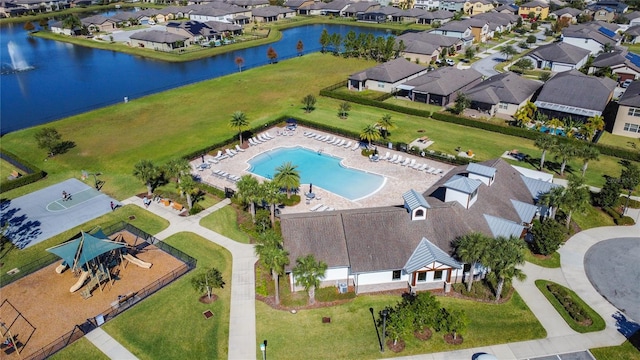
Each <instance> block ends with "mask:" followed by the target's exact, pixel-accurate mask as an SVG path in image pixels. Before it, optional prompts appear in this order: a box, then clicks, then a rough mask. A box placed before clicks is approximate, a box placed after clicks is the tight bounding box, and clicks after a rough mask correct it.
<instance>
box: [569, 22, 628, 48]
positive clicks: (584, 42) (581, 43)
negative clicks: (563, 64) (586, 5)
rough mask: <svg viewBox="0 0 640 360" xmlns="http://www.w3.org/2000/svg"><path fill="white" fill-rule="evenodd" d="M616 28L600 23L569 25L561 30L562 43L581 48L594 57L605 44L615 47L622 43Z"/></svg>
mask: <svg viewBox="0 0 640 360" xmlns="http://www.w3.org/2000/svg"><path fill="white" fill-rule="evenodd" d="M617 29H618V26H617V25H615V24H607V23H605V22H601V21H592V22H588V23H584V24H577V25H569V26H568V27H566V28H564V29H563V30H562V42H565V43H569V44H571V45H575V46H577V47H581V48H583V49H587V50H589V51H591V55H596V54H598V53H599V52H601V51H602V49H603V47H604V46H606V44H609V46H612V47H615V46H618V45H620V43H621V42H622V36H620V35H619V34H618V33H617V32H616V31H617Z"/></svg>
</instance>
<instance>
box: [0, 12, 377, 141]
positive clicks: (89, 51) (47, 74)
mask: <svg viewBox="0 0 640 360" xmlns="http://www.w3.org/2000/svg"><path fill="white" fill-rule="evenodd" d="M323 29H327V31H328V32H329V33H330V34H332V33H340V34H342V36H343V37H344V35H346V34H347V33H348V32H349V31H350V30H354V31H356V32H357V33H360V32H364V33H373V34H374V35H375V36H386V35H387V32H385V31H383V30H377V29H369V28H360V27H354V26H346V25H305V26H300V27H296V28H291V29H287V30H284V31H283V32H282V38H281V39H280V40H279V41H277V42H275V43H271V44H267V45H261V46H256V47H252V48H249V49H244V50H238V51H233V52H229V53H226V54H221V55H217V56H214V57H210V58H206V59H202V60H195V61H190V62H185V63H168V62H163V61H157V60H152V59H146V58H141V57H137V56H133V55H128V54H123V53H119V52H116V51H109V50H99V49H93V48H87V47H82V46H75V45H71V44H68V43H62V42H57V41H52V40H46V39H40V38H37V37H32V36H29V35H28V34H27V32H26V31H25V30H23V24H6V25H3V26H1V27H0V59H1V62H2V69H3V70H6V69H7V68H9V67H10V64H11V60H10V56H9V50H8V44H9V42H13V43H14V44H15V46H14V47H15V49H17V51H18V52H20V53H21V54H22V55H23V57H24V59H25V61H26V63H27V64H28V65H29V66H31V67H33V69H31V70H28V71H23V72H7V71H3V74H2V75H1V77H0V119H1V127H0V132H1V133H2V134H6V133H8V132H11V131H16V130H20V129H24V128H27V127H31V126H35V125H40V124H44V123H47V122H50V121H53V120H57V119H60V118H64V117H67V116H71V115H76V114H80V113H83V112H86V111H89V110H94V109H97V108H100V107H104V106H107V105H111V104H115V103H118V102H122V101H123V99H124V97H128V98H129V100H135V99H136V98H139V97H142V96H145V95H149V94H153V93H157V92H161V91H164V90H169V89H173V88H176V87H179V86H183V85H186V84H191V83H194V82H198V81H202V80H207V79H212V78H216V77H219V76H223V75H227V74H230V73H234V72H237V71H238V67H237V66H236V64H235V62H234V60H235V58H236V57H238V56H240V57H242V58H243V59H244V61H245V63H244V67H243V69H248V68H253V67H256V66H262V65H265V64H267V63H268V59H267V55H266V54H267V49H268V47H269V46H273V48H274V49H275V51H276V52H277V54H278V59H279V60H283V59H287V58H291V57H294V56H297V51H296V44H297V43H298V40H302V42H303V44H304V53H311V52H317V51H320V42H319V39H320V34H321V33H322V30H323Z"/></svg>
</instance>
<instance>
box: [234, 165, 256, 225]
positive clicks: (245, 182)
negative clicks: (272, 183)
mask: <svg viewBox="0 0 640 360" xmlns="http://www.w3.org/2000/svg"><path fill="white" fill-rule="evenodd" d="M236 187H237V188H238V192H237V193H236V196H237V197H238V198H239V199H241V201H242V202H244V203H248V204H249V212H250V213H251V219H252V221H253V223H254V224H255V223H256V201H257V200H259V197H260V194H259V190H260V183H258V180H257V179H256V178H254V177H253V176H251V175H242V177H241V178H240V180H238V182H237V183H236Z"/></svg>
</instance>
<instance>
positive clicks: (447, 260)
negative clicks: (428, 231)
mask: <svg viewBox="0 0 640 360" xmlns="http://www.w3.org/2000/svg"><path fill="white" fill-rule="evenodd" d="M434 261H437V262H439V263H441V264H445V265H449V266H451V267H453V268H456V269H461V268H462V265H461V264H460V263H459V262H457V261H456V260H455V259H454V258H452V257H451V256H449V255H447V253H445V252H444V251H442V250H441V249H440V248H438V247H437V246H435V245H433V243H431V242H430V241H429V240H427V239H426V238H422V240H421V241H420V243H419V244H418V246H417V247H416V250H415V251H414V252H413V254H411V257H410V258H409V260H408V261H407V263H406V264H405V265H404V267H403V269H404V271H405V272H407V273H412V272H414V271H416V270H420V269H422V268H423V267H424V266H425V264H431V263H433V262H434Z"/></svg>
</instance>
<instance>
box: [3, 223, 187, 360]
mask: <svg viewBox="0 0 640 360" xmlns="http://www.w3.org/2000/svg"><path fill="white" fill-rule="evenodd" d="M94 235H96V236H95V237H93V236H92V235H89V234H86V233H83V234H82V235H81V236H80V237H78V238H76V239H73V240H71V241H69V242H66V243H64V244H61V245H59V246H57V247H53V248H50V249H48V251H50V252H53V253H55V254H56V255H59V254H63V256H61V260H60V261H56V262H55V263H53V264H51V265H49V266H47V267H44V268H42V269H40V270H39V271H37V272H35V273H33V274H30V275H28V276H26V277H24V278H22V279H19V280H17V281H15V282H13V283H11V284H9V285H7V286H5V287H3V288H2V298H1V299H0V300H1V301H2V306H0V322H2V323H3V324H5V326H6V329H5V328H3V329H2V335H3V337H4V338H3V339H2V340H3V341H4V340H5V339H8V338H12V340H11V342H14V343H16V344H17V345H18V346H17V350H18V351H19V354H18V353H17V352H16V351H15V348H14V347H13V346H12V347H6V346H5V347H3V348H2V350H1V351H0V359H5V358H6V359H20V358H25V357H28V356H29V354H33V353H35V352H37V351H38V350H39V349H41V348H42V347H45V346H47V345H49V344H50V343H52V342H54V341H56V340H57V339H59V338H60V337H61V336H63V335H65V334H67V333H68V332H70V331H72V330H73V329H74V327H75V326H76V325H80V324H83V323H85V322H86V321H87V320H88V319H95V320H96V321H98V322H99V320H98V319H97V318H99V317H100V316H99V315H101V314H106V313H108V312H110V311H111V310H112V309H114V308H118V307H121V306H124V305H126V304H128V303H133V302H135V301H137V300H139V297H138V294H142V293H140V290H141V289H143V288H145V287H147V286H149V285H152V284H154V283H156V282H158V280H160V279H162V278H163V277H165V276H167V275H168V274H170V273H172V272H174V271H176V270H178V269H179V268H181V267H183V266H184V263H183V262H182V261H180V260H178V259H176V258H175V257H173V256H171V255H169V254H167V253H166V252H164V251H162V250H160V249H158V248H157V247H156V246H154V245H150V244H147V243H144V241H143V240H142V239H141V238H139V237H137V236H135V235H133V234H131V233H129V232H127V231H120V232H117V233H115V234H113V235H111V236H110V237H109V238H108V240H105V239H104V238H102V236H104V235H103V234H101V232H98V233H97V234H94ZM105 238H106V237H105ZM96 239H97V240H96ZM74 244H75V245H74ZM65 245H66V247H67V248H76V249H78V251H75V250H74V251H73V252H69V251H65V248H64V247H65ZM141 245H142V246H141ZM98 247H101V248H100V249H98ZM83 253H84V254H85V255H86V256H85V255H83ZM97 253H100V255H99V256H94V255H95V254H97ZM69 254H71V257H69V256H68V255H69ZM59 256H60V255H59ZM62 259H65V260H64V263H66V264H65V265H64V266H63V265H62V264H63V260H62ZM74 267H75V269H74ZM59 272H61V273H59ZM164 285H165V284H161V285H160V287H161V286H164Z"/></svg>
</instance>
